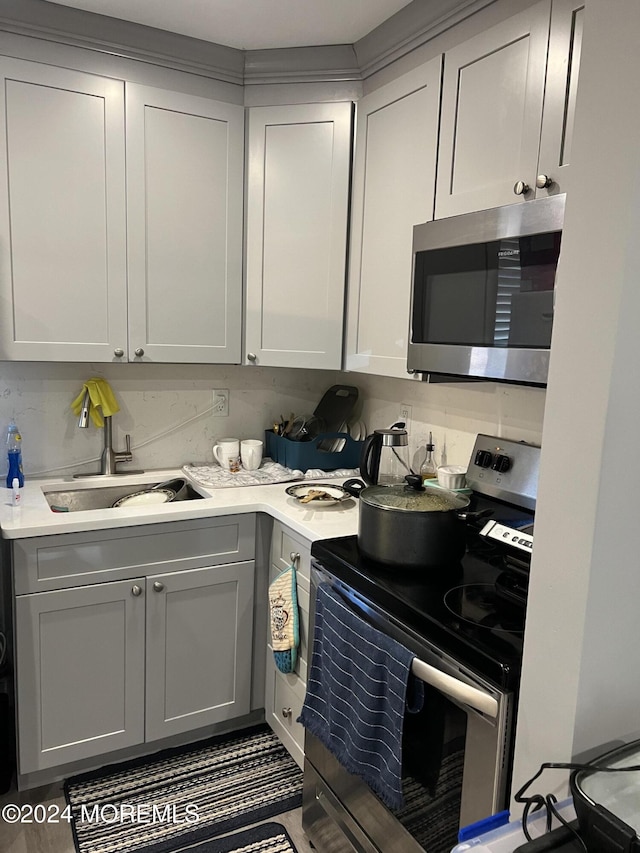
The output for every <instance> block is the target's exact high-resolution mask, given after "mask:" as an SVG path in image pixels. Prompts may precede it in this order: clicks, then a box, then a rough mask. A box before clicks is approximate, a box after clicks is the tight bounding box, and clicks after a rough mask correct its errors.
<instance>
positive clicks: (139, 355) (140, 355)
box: [135, 347, 144, 358]
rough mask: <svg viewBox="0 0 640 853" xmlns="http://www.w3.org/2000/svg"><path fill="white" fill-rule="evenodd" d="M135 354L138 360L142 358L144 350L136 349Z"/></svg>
mask: <svg viewBox="0 0 640 853" xmlns="http://www.w3.org/2000/svg"><path fill="white" fill-rule="evenodd" d="M135 354H136V355H137V356H138V358H142V356H143V355H144V350H143V349H142V347H138V349H137V350H136V351H135Z"/></svg>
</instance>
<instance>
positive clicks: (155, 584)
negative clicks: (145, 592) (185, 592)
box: [153, 581, 164, 592]
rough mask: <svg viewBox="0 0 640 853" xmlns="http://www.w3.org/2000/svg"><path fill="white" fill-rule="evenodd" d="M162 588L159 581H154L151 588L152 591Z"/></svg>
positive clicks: (159, 590)
mask: <svg viewBox="0 0 640 853" xmlns="http://www.w3.org/2000/svg"><path fill="white" fill-rule="evenodd" d="M163 589H164V584H163V583H160V581H154V584H153V590H154V592H162V590H163Z"/></svg>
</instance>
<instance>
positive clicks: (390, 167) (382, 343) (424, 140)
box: [346, 57, 442, 379]
mask: <svg viewBox="0 0 640 853" xmlns="http://www.w3.org/2000/svg"><path fill="white" fill-rule="evenodd" d="M441 67H442V60H441V58H440V57H438V58H437V59H434V60H432V61H431V62H428V63H427V64H426V65H423V66H422V67H420V68H418V69H416V70H415V71H412V72H410V73H409V74H405V75H404V76H402V77H400V78H399V79H398V80H395V81H394V82H393V83H390V84H389V85H387V86H383V87H382V88H381V89H378V90H376V91H375V92H372V93H371V94H370V95H367V96H366V97H364V98H363V99H362V100H361V101H360V102H359V103H358V105H357V108H356V146H355V161H354V173H353V193H352V219H351V248H350V253H349V254H350V262H349V265H350V266H349V303H348V335H347V354H346V368H347V369H348V370H358V371H361V372H363V373H375V374H377V375H380V376H395V377H399V378H404V379H406V378H407V336H408V330H409V304H410V297H411V257H412V255H411V249H412V238H413V226H414V225H417V224H418V223H421V222H427V221H428V220H431V219H433V199H434V191H435V173H436V153H437V142H438V112H439V108H440V75H441Z"/></svg>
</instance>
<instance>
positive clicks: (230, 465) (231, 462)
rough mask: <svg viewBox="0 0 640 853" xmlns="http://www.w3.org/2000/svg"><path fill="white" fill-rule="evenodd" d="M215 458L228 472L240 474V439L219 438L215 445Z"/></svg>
mask: <svg viewBox="0 0 640 853" xmlns="http://www.w3.org/2000/svg"><path fill="white" fill-rule="evenodd" d="M213 458H214V459H215V460H216V461H217V463H218V465H220V467H221V468H224V469H225V470H226V471H231V472H232V473H236V472H238V471H239V470H240V439H238V438H219V439H218V440H217V441H216V443H215V444H214V445H213Z"/></svg>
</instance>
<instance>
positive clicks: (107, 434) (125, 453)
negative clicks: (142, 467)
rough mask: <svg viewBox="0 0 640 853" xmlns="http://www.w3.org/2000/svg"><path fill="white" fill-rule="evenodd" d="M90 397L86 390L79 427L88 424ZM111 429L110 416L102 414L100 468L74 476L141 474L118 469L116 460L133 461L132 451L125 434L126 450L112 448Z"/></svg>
mask: <svg viewBox="0 0 640 853" xmlns="http://www.w3.org/2000/svg"><path fill="white" fill-rule="evenodd" d="M90 405H91V399H90V397H89V392H88V391H87V392H86V393H85V395H84V398H83V400H82V408H81V409H80V418H79V419H78V426H79V427H80V429H86V428H87V427H88V426H89V406H90ZM112 440H113V439H112V430H111V416H106V415H105V416H104V450H103V451H102V457H101V459H100V470H99V471H96V472H95V473H92V474H74V477H95V476H97V475H101V474H123V473H127V474H142V473H143V472H142V471H126V472H124V471H118V470H117V469H116V466H117V464H118V462H133V453H132V452H131V436H130V435H128V434H127V435H125V441H126V444H127V449H126V450H114V449H113V447H112Z"/></svg>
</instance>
